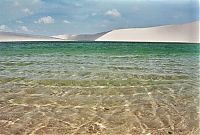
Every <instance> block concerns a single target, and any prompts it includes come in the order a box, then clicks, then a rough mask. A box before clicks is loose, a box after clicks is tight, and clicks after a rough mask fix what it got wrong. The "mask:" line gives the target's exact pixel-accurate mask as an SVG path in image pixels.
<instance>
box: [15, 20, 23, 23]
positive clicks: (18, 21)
mask: <svg viewBox="0 0 200 135" xmlns="http://www.w3.org/2000/svg"><path fill="white" fill-rule="evenodd" d="M16 23H19V24H22V23H24V22H22V21H20V20H17V21H16Z"/></svg>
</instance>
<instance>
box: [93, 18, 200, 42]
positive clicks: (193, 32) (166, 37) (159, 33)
mask: <svg viewBox="0 0 200 135" xmlns="http://www.w3.org/2000/svg"><path fill="white" fill-rule="evenodd" d="M96 41H129V42H183V43H199V21H197V22H192V23H188V24H180V25H166V26H158V27H149V28H130V29H119V30H113V31H111V32H108V33H107V34H105V35H103V36H101V37H100V38H98V39H96Z"/></svg>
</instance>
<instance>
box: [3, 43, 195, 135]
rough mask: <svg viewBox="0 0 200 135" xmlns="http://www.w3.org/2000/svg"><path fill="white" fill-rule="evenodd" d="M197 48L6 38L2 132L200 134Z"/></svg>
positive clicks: (176, 45)
mask: <svg viewBox="0 0 200 135" xmlns="http://www.w3.org/2000/svg"><path fill="white" fill-rule="evenodd" d="M198 90H199V45H198V44H177V43H126V42H125V43H120V42H15V43H0V134H5V135H10V134H20V135H21V134H115V135H116V134H135V135H138V134H148V135H150V134H153V135H154V134H155V135H157V134H158V135H160V134H178V135H179V134H181V135H187V134H192V135H193V134H194V135H195V134H198V130H199V128H198V127H199V125H198V121H199V117H198V113H199V112H198V106H199V99H198V94H199V92H198Z"/></svg>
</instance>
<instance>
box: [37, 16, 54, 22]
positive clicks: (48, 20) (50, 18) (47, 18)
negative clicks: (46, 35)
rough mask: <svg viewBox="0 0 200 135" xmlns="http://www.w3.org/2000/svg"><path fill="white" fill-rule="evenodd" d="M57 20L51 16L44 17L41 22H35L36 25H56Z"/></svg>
mask: <svg viewBox="0 0 200 135" xmlns="http://www.w3.org/2000/svg"><path fill="white" fill-rule="evenodd" d="M54 22H55V20H54V18H52V17H51V16H46V17H42V18H40V19H39V20H37V21H35V22H34V23H39V24H51V23H54Z"/></svg>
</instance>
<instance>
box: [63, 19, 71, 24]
mask: <svg viewBox="0 0 200 135" xmlns="http://www.w3.org/2000/svg"><path fill="white" fill-rule="evenodd" d="M63 22H64V23H67V24H69V23H71V22H70V21H67V20H64V21H63Z"/></svg>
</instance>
